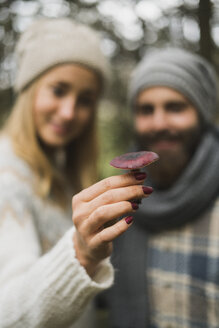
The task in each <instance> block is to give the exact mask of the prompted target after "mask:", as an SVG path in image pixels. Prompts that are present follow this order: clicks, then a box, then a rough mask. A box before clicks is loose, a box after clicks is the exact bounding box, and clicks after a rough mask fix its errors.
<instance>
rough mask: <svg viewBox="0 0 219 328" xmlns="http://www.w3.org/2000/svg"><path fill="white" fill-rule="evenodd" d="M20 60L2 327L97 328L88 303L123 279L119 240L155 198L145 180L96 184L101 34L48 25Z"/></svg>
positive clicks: (27, 43) (4, 241)
mask: <svg viewBox="0 0 219 328" xmlns="http://www.w3.org/2000/svg"><path fill="white" fill-rule="evenodd" d="M16 53H17V56H18V71H17V76H16V80H15V90H16V92H17V101H16V103H15V105H14V108H13V110H12V112H11V115H10V117H9V119H8V121H7V123H6V125H5V127H4V129H3V134H2V136H1V139H0V290H1V292H0V327H1V328H6V327H7V328H9V327H11V328H12V327H13V328H35V327H43V328H49V327H52V328H55V327H57V328H58V327H60V328H64V327H86V328H87V327H90V326H91V322H92V320H91V319H90V317H86V313H87V309H85V308H86V306H87V304H88V303H89V301H90V300H91V299H92V298H93V297H94V296H95V295H96V294H97V293H98V292H99V291H102V290H104V289H106V288H108V287H109V286H111V284H112V282H113V268H112V266H111V264H110V261H109V258H108V257H109V255H110V254H111V250H112V240H113V239H115V238H116V237H117V236H119V235H120V234H122V233H123V232H125V231H126V230H127V229H128V227H129V226H130V223H131V222H132V216H130V215H129V214H128V216H127V213H130V212H132V211H134V210H136V209H137V207H138V206H137V204H135V203H134V204H133V203H131V202H130V201H129V200H131V199H136V198H138V197H147V195H148V194H149V193H150V192H151V191H150V188H148V190H147V188H145V187H144V188H142V183H143V180H144V178H145V175H144V174H141V173H140V174H139V173H137V174H135V175H134V174H124V175H122V176H114V177H110V178H107V179H105V180H103V181H100V182H97V183H96V184H93V183H94V182H95V181H96V179H97V173H96V160H97V140H96V127H95V122H96V107H97V103H98V100H99V98H100V95H101V92H102V89H103V87H104V82H105V77H106V75H107V64H106V62H105V58H104V56H103V55H102V53H101V50H100V44H99V39H98V37H97V35H96V33H94V31H92V30H91V29H89V28H87V27H85V26H83V25H79V24H76V23H74V22H72V21H71V20H69V19H54V20H53V19H52V20H50V19H49V20H48V19H47V20H40V21H37V22H35V23H33V25H31V26H30V27H29V28H28V30H27V31H26V32H24V34H23V35H22V36H21V38H20V40H19V42H18V45H17V48H16ZM81 190H82V191H81ZM73 194H74V195H75V196H74V197H73V199H72V195H73ZM72 213H73V215H72ZM120 216H124V218H123V219H122V220H120V221H118V222H116V223H114V224H113V225H109V224H108V222H109V221H111V220H113V219H115V218H117V217H120ZM72 220H73V222H72ZM81 313H83V315H82V316H81V317H80V318H79V320H78V319H77V318H78V317H79V316H80V314H81ZM76 320H77V322H75V321H76ZM83 320H84V321H85V322H84V321H83Z"/></svg>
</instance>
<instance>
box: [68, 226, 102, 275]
mask: <svg viewBox="0 0 219 328" xmlns="http://www.w3.org/2000/svg"><path fill="white" fill-rule="evenodd" d="M73 243H74V248H75V256H76V258H77V260H78V261H79V263H80V264H81V266H83V267H84V269H85V270H86V272H87V274H88V275H89V276H90V277H91V278H93V277H94V275H95V274H96V272H97V270H98V266H99V264H100V261H99V260H95V259H93V258H91V257H90V256H88V255H87V254H85V252H83V250H82V247H80V245H79V242H78V237H77V232H76V231H75V232H74V234H73Z"/></svg>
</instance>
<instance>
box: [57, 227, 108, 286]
mask: <svg viewBox="0 0 219 328" xmlns="http://www.w3.org/2000/svg"><path fill="white" fill-rule="evenodd" d="M74 232H75V227H72V228H71V229H70V230H68V231H67V232H66V234H65V235H64V237H63V238H62V239H63V241H64V239H66V244H67V245H66V246H67V247H66V250H67V248H68V249H69V251H70V253H71V254H70V256H71V258H73V259H74V262H75V264H76V263H77V266H78V270H79V271H81V274H82V275H83V276H84V279H87V281H88V283H89V284H90V285H91V286H93V287H94V288H97V289H99V290H104V289H107V288H109V287H111V286H112V284H113V281H114V269H113V266H112V264H111V262H110V257H108V258H106V259H104V260H103V261H101V262H100V264H99V265H98V270H97V272H96V274H95V275H94V276H93V278H91V277H90V276H89V275H88V274H87V272H86V270H85V268H84V267H83V266H82V265H81V264H80V262H79V261H78V259H77V258H76V254H75V248H74V243H73V234H74Z"/></svg>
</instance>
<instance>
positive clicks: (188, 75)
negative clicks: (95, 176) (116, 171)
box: [110, 48, 219, 328]
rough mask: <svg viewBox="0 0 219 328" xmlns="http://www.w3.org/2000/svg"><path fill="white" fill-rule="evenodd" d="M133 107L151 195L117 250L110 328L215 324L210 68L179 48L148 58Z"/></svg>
mask: <svg viewBox="0 0 219 328" xmlns="http://www.w3.org/2000/svg"><path fill="white" fill-rule="evenodd" d="M130 100H131V106H132V109H133V112H134V114H133V115H134V116H133V120H134V126H135V132H136V148H135V150H150V151H155V152H156V153H158V154H159V157H160V160H159V161H157V162H156V163H154V164H152V165H150V166H148V169H147V174H148V179H147V183H148V184H149V185H150V186H151V185H152V186H153V187H154V192H153V194H152V195H151V196H150V198H148V199H147V200H144V201H143V202H142V204H141V205H140V208H139V210H138V211H137V212H136V213H135V218H134V224H133V226H132V228H131V229H130V230H129V231H128V232H127V233H126V234H125V235H124V236H121V238H119V239H118V240H117V241H116V242H115V245H114V256H113V261H114V264H115V267H116V268H117V269H118V270H117V273H116V278H115V284H114V287H113V290H112V291H111V295H110V303H111V304H110V307H111V326H112V327H114V328H146V327H150V328H152V327H153V328H164V327H168V328H171V327H173V328H185V327H186V328H198V327H202V328H216V327H218V326H219V197H218V196H219V132H218V130H217V127H216V125H215V118H216V109H217V83H216V77H215V73H214V71H213V69H212V67H211V65H210V64H209V63H208V62H207V61H206V60H205V59H204V58H202V57H200V56H198V55H196V54H193V53H190V52H188V51H185V50H182V49H178V48H165V49H159V50H157V51H155V52H153V53H151V54H149V55H147V56H146V57H145V58H144V59H143V60H142V61H141V62H140V63H139V64H138V66H137V68H136V69H135V70H134V73H133V76H132V79H131V84H130Z"/></svg>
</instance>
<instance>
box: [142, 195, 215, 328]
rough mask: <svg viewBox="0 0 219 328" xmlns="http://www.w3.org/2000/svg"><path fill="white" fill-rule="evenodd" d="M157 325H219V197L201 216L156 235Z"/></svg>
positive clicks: (152, 255) (151, 258)
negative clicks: (175, 228)
mask: <svg viewBox="0 0 219 328" xmlns="http://www.w3.org/2000/svg"><path fill="white" fill-rule="evenodd" d="M147 280H148V286H149V302H150V312H151V328H171V327H172V328H218V327H219V200H217V201H216V203H215V204H214V207H213V208H212V209H211V210H209V211H208V212H207V213H205V214H204V215H203V216H202V217H201V218H200V219H199V220H197V221H194V222H193V223H191V224H188V225H186V226H185V227H183V228H180V229H177V230H172V231H167V232H162V233H160V234H155V235H151V236H150V238H149V249H148V270H147Z"/></svg>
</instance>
